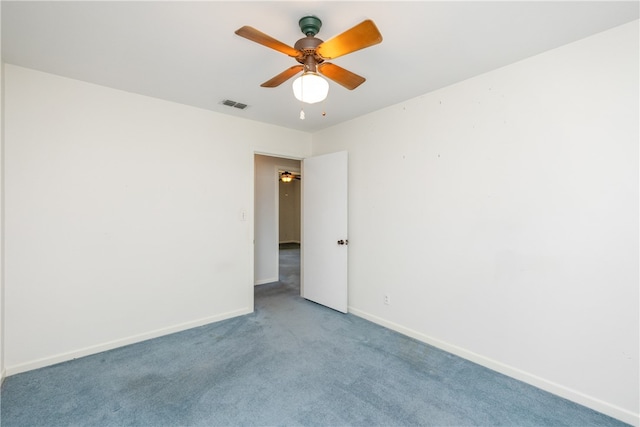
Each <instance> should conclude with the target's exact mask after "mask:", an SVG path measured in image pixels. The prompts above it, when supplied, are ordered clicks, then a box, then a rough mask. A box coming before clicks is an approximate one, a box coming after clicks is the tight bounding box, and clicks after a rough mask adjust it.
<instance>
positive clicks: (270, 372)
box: [0, 248, 625, 427]
mask: <svg viewBox="0 0 640 427" xmlns="http://www.w3.org/2000/svg"><path fill="white" fill-rule="evenodd" d="M298 262H299V249H295V248H294V249H285V250H282V251H281V276H280V281H279V282H276V283H272V284H267V285H262V286H259V287H257V288H256V291H255V292H256V299H255V309H256V310H255V313H253V314H250V315H246V316H242V317H239V318H235V319H230V320H226V321H223V322H219V323H216V324H212V325H207V326H203V327H199V328H195V329H191V330H188V331H185V332H180V333H177V334H173V335H169V336H166V337H162V338H158V339H153V340H149V341H145V342H143V343H139V344H134V345H130V346H127V347H122V348H118V349H115V350H111V351H107V352H104V353H100V354H97V355H93V356H89V357H84V358H81V359H77V360H73V361H70V362H66V363H62V364H59V365H55V366H50V367H47V368H43V369H38V370H35V371H31V372H26V373H23V374H18V375H14V376H11V377H8V378H7V379H6V380H5V382H4V384H3V386H2V397H1V399H2V401H1V412H0V416H1V420H2V426H3V427H11V426H29V427H31V426H125V425H134V426H239V425H249V426H271V425H279V426H280V425H300V426H302V425H304V426H306V425H323V426H329V425H330V426H347V425H358V426H497V425H502V426H622V425H625V424H623V423H621V422H619V421H616V420H614V419H612V418H609V417H607V416H605V415H602V414H600V413H597V412H594V411H592V410H590V409H587V408H585V407H582V406H580V405H577V404H574V403H571V402H569V401H567V400H564V399H561V398H558V397H556V396H553V395H551V394H549V393H546V392H543V391H541V390H539V389H536V388H534V387H531V386H528V385H526V384H523V383H521V382H519V381H516V380H513V379H510V378H508V377H505V376H503V375H500V374H497V373H495V372H492V371H490V370H488V369H485V368H482V367H480V366H478V365H475V364H473V363H470V362H468V361H465V360H463V359H460V358H458V357H456V356H453V355H451V354H448V353H446V352H443V351H440V350H438V349H435V348H433V347H430V346H428V345H425V344H423V343H420V342H418V341H415V340H413V339H410V338H407V337H404V336H402V335H399V334H397V333H394V332H392V331H389V330H387V329H384V328H382V327H379V326H377V325H374V324H372V323H370V322H367V321H365V320H363V319H360V318H358V317H355V316H352V315H343V314H340V313H337V312H334V311H332V310H330V309H327V308H325V307H322V306H319V305H316V304H314V303H311V302H308V301H305V300H303V299H301V298H300V296H299V273H298V271H299V270H298Z"/></svg>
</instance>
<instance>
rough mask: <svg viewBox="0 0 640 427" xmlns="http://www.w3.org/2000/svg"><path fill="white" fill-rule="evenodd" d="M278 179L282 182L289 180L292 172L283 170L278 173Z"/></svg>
mask: <svg viewBox="0 0 640 427" xmlns="http://www.w3.org/2000/svg"><path fill="white" fill-rule="evenodd" d="M280 179H281V180H282V182H291V181H293V174H292V173H291V172H287V171H284V172H282V175H280Z"/></svg>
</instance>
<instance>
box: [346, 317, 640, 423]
mask: <svg viewBox="0 0 640 427" xmlns="http://www.w3.org/2000/svg"><path fill="white" fill-rule="evenodd" d="M349 313H351V314H353V315H355V316H358V317H361V318H363V319H366V320H369V321H370V322H373V323H376V324H378V325H380V326H384V327H385V328H388V329H391V330H393V331H396V332H398V333H401V334H403V335H406V336H408V337H411V338H415V339H417V340H418V341H422V342H424V343H426V344H429V345H432V346H434V347H437V348H439V349H441V350H444V351H446V352H449V353H452V354H455V355H456V356H459V357H462V358H463V359H466V360H469V361H471V362H474V363H477V364H478V365H481V366H484V367H485V368H489V369H491V370H493V371H496V372H499V373H501V374H504V375H507V376H509V377H511V378H515V379H517V380H519V381H522V382H524V383H527V384H530V385H533V386H535V387H537V388H539V389H542V390H545V391H548V392H549V393H553V394H555V395H557V396H560V397H562V398H565V399H567V400H571V401H572V402H575V403H578V404H580V405H583V406H586V407H588V408H591V409H593V410H595V411H598V412H601V413H603V414H606V415H608V416H610V417H613V418H616V419H618V420H620V421H623V422H625V423H628V424H631V425H634V426H640V414H634V413H633V412H631V411H628V410H626V409H624V408H620V407H618V406H616V405H612V404H610V403H607V402H604V401H602V400H600V399H596V398H594V397H592V396H588V395H586V394H584V393H581V392H579V391H577V390H573V389H571V388H568V387H565V386H563V385H560V384H557V383H554V382H553V381H549V380H546V379H544V378H540V377H538V376H536V375H533V374H531V373H528V372H525V371H522V370H520V369H518V368H514V367H513V366H509V365H506V364H504V363H501V362H498V361H496V360H493V359H490V358H488V357H485V356H482V355H480V354H477V353H474V352H472V351H469V350H466V349H464V348H461V347H458V346H455V345H452V344H449V343H446V342H444V341H441V340H438V339H435V338H433V337H430V336H427V335H425V334H422V333H420V332H417V331H414V330H413V329H409V328H406V327H404V326H402V325H399V324H397V323H393V322H390V321H388V320H385V319H383V318H381V317H378V316H375V315H372V314H369V313H367V312H364V311H362V310H358V309H357V308H354V307H349Z"/></svg>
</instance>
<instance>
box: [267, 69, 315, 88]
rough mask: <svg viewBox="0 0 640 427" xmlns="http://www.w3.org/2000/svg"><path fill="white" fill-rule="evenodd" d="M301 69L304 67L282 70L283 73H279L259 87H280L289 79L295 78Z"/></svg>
mask: <svg viewBox="0 0 640 427" xmlns="http://www.w3.org/2000/svg"><path fill="white" fill-rule="evenodd" d="M303 68H304V67H303V66H302V65H294V66H293V67H290V68H287V69H286V70H284V71H283V72H281V73H280V74H278V75H277V76H275V77H274V78H272V79H271V80H267V81H266V82H264V83H262V84H261V85H260V86H262V87H276V86H280V85H281V84H282V83H284V82H286V81H287V80H289V79H290V78H291V77H293V76H295V75H296V74H298V73H299V72H300V71H302V69H303Z"/></svg>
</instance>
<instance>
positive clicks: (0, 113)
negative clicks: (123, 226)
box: [0, 7, 5, 384]
mask: <svg viewBox="0 0 640 427" xmlns="http://www.w3.org/2000/svg"><path fill="white" fill-rule="evenodd" d="M0 22H2V7H0ZM0 34H2V29H1V28H0ZM0 58H2V37H0ZM3 90H4V65H3V63H2V61H1V60H0V384H2V381H3V380H4V377H5V369H4V170H3V168H4V97H3V96H2V92H3Z"/></svg>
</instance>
